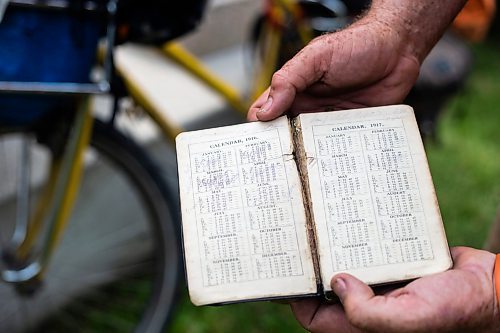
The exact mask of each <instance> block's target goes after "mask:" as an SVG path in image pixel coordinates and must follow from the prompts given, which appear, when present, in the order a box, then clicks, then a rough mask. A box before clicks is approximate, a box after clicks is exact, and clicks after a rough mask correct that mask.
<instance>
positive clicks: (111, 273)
mask: <svg viewBox="0 0 500 333" xmlns="http://www.w3.org/2000/svg"><path fill="white" fill-rule="evenodd" d="M25 135H28V136H29V135H30V133H19V132H10V133H8V134H4V135H1V136H0V164H5V163H6V162H7V163H8V162H9V161H11V160H12V159H11V158H7V156H9V157H10V156H11V155H12V150H15V146H16V141H19V140H20V139H19V137H21V136H25ZM32 143H33V144H32V146H31V147H30V152H31V154H30V155H31V156H32V159H33V161H34V163H33V164H35V163H36V164H37V165H38V167H37V168H36V169H34V170H33V172H32V180H33V181H32V185H31V187H32V192H33V197H35V198H36V196H37V195H39V194H37V193H38V192H39V191H38V190H37V188H38V184H39V183H40V179H42V178H43V177H44V176H45V175H44V172H43V171H41V172H40V169H43V168H42V167H40V165H43V164H47V163H48V161H49V159H50V153H49V152H48V150H47V149H46V148H45V147H44V146H43V145H40V144H35V143H34V141H33V142H32ZM85 163H86V167H85V171H84V177H83V182H82V186H81V188H80V193H79V197H78V200H77V203H76V204H75V207H74V210H73V213H72V217H71V221H70V223H69V224H68V227H67V228H66V230H65V234H64V236H63V239H62V240H61V242H60V244H59V245H58V248H57V250H56V252H55V253H54V255H53V257H52V258H51V261H50V265H49V267H48V268H47V271H46V273H45V275H44V279H43V281H42V282H43V283H42V284H41V286H39V287H38V288H36V289H37V290H34V292H31V293H29V294H24V295H23V294H20V293H19V292H18V291H16V288H14V286H12V285H10V284H8V283H4V282H1V281H0V332H23V331H30V332H80V331H84V332H88V331H92V332H101V331H102V332H131V331H135V332H160V331H162V329H163V328H164V325H165V323H166V322H167V320H168V317H169V315H170V313H171V311H172V307H173V304H174V302H175V296H176V295H175V294H176V287H177V283H178V279H179V276H180V274H179V272H180V258H181V256H180V250H179V237H178V235H179V233H178V226H177V222H178V213H177V211H178V210H177V200H178V199H177V195H176V194H174V193H173V191H172V190H170V189H169V188H167V186H165V185H164V184H165V183H164V181H163V180H162V177H161V176H160V174H159V172H158V170H157V168H155V167H154V165H153V163H151V161H150V159H149V158H148V157H147V155H146V154H145V153H144V152H143V151H142V150H141V149H140V148H139V147H138V146H137V145H136V144H134V142H133V141H131V140H130V139H128V138H127V137H125V136H124V135H122V134H120V133H119V132H118V131H116V130H114V129H113V128H110V127H107V126H105V125H103V124H102V123H99V122H97V123H96V124H95V127H94V133H93V137H92V147H91V148H90V149H89V151H88V152H87V153H86V158H85ZM12 167H14V168H16V167H15V166H12V165H11V166H9V165H4V166H3V167H2V166H1V165H0V178H4V179H5V180H6V181H3V180H2V182H4V184H7V186H4V187H3V193H0V241H1V243H0V246H2V248H4V247H5V246H6V243H7V239H9V238H11V236H12V233H13V230H14V226H13V222H12V220H13V218H12V216H13V215H14V211H15V203H14V202H13V201H14V200H13V199H10V197H11V196H9V193H8V190H6V188H8V187H9V186H10V185H12V184H10V183H9V181H8V180H12V179H14V180H15V175H13V172H10V171H9V170H10V169H12ZM173 172H175V170H174V171H173ZM12 183H15V181H12ZM6 192H7V193H6ZM2 195H3V198H4V199H3V200H2ZM33 201H35V200H33Z"/></svg>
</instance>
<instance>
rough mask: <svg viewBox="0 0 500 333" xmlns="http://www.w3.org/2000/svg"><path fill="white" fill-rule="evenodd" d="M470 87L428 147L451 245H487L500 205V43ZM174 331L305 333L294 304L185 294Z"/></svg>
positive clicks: (478, 52) (481, 58)
mask: <svg viewBox="0 0 500 333" xmlns="http://www.w3.org/2000/svg"><path fill="white" fill-rule="evenodd" d="M474 53H475V56H476V60H475V67H474V71H473V73H472V75H471V77H470V80H469V81H468V84H467V86H466V89H464V91H463V92H462V93H461V94H460V95H459V96H457V97H456V98H454V100H453V101H451V103H450V104H449V105H448V107H447V109H446V110H445V111H444V113H443V115H442V119H441V120H440V123H439V128H438V138H437V141H436V142H435V143H429V144H428V145H427V147H426V150H427V153H428V157H429V163H430V166H431V172H432V175H433V179H434V183H435V186H436V191H437V195H438V198H439V204H440V207H441V213H442V216H443V220H444V222H445V227H446V232H447V235H448V239H449V241H450V245H468V246H473V247H481V246H482V244H483V242H484V239H485V237H486V234H487V231H488V228H489V226H490V224H491V222H492V221H493V218H494V215H495V211H496V209H497V207H498V206H499V205H500V62H499V61H498V60H497V59H498V56H499V55H500V48H499V47H498V46H495V43H493V42H491V43H489V44H485V45H483V46H477V47H475V48H474ZM169 331H171V332H185V333H205V332H221V333H223V332H237V333H254V332H255V333H256V332H287V333H293V332H304V330H303V329H301V328H300V326H299V325H298V324H297V323H296V322H295V320H294V318H293V316H292V314H291V312H290V310H289V307H288V306H287V305H282V304H273V303H267V302H260V303H247V304H238V305H228V306H222V307H199V308H198V307H195V306H193V305H191V303H190V302H189V299H188V298H187V296H186V295H183V296H182V299H181V301H180V304H179V306H178V308H177V311H176V313H175V314H174V319H173V323H172V326H171V327H170V329H169Z"/></svg>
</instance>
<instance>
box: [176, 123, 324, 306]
mask: <svg viewBox="0 0 500 333" xmlns="http://www.w3.org/2000/svg"><path fill="white" fill-rule="evenodd" d="M177 156H178V164H179V185H180V194H181V208H182V226H183V238H184V250H185V259H186V270H187V278H188V286H189V293H190V297H191V300H192V302H193V303H194V304H196V305H203V304H212V303H221V302H233V301H241V300H250V299H259V298H267V297H277V296H291V295H304V294H312V293H316V292H317V285H316V280H315V276H314V269H313V267H312V261H311V253H310V248H309V245H308V242H307V237H306V226H305V212H304V206H303V202H302V192H301V185H300V180H299V176H298V172H297V168H296V165H295V161H294V159H293V151H292V142H291V134H290V128H289V122H288V119H287V118H286V117H281V118H279V119H277V120H275V121H272V122H266V123H260V122H256V123H248V124H241V125H235V126H228V127H221V128H214V129H208V130H201V131H194V132H187V133H182V134H181V135H179V136H178V137H177Z"/></svg>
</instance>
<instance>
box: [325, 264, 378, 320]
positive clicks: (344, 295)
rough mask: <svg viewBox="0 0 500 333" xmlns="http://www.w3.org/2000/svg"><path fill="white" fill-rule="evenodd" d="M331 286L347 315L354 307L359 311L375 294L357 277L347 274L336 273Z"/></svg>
mask: <svg viewBox="0 0 500 333" xmlns="http://www.w3.org/2000/svg"><path fill="white" fill-rule="evenodd" d="M331 287H332V289H333V291H334V292H335V294H337V296H338V297H339V299H340V301H341V302H342V304H343V305H344V309H345V311H346V313H347V315H348V316H349V314H350V313H351V312H353V311H354V309H357V310H358V311H359V309H360V308H362V307H363V306H364V305H366V304H367V301H369V300H370V299H371V298H373V297H374V296H375V294H374V293H373V290H372V289H371V288H370V287H369V286H368V285H366V284H365V283H363V282H361V281H360V280H358V279H357V278H355V277H354V276H352V275H349V274H338V275H336V276H334V277H333V278H332V281H331Z"/></svg>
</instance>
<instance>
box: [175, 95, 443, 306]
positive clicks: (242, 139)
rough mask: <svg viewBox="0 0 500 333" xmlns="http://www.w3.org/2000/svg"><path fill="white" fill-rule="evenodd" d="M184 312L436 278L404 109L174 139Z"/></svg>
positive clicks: (420, 159)
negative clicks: (190, 307) (350, 283)
mask: <svg viewBox="0 0 500 333" xmlns="http://www.w3.org/2000/svg"><path fill="white" fill-rule="evenodd" d="M177 158H178V165H179V185H180V197H181V209H182V231H183V244H184V253H185V265H186V275H187V281H188V288H189V294H190V297H191V300H192V302H193V303H194V304H196V305H205V304H220V303H230V302H241V301H249V300H259V299H273V298H287V297H300V296H311V295H321V294H325V295H328V294H329V293H331V288H330V279H331V278H332V276H333V275H334V274H336V273H339V272H348V273H350V274H353V275H354V276H356V277H358V278H359V279H361V280H362V281H364V282H366V283H368V284H370V285H378V284H385V283H391V282H396V281H403V280H409V279H413V278H417V277H421V276H425V275H428V274H432V273H436V272H440V271H444V270H446V269H448V268H449V267H450V266H451V265H452V262H451V257H450V253H449V248H448V244H447V240H446V236H445V232H444V228H443V223H442V220H441V216H440V213H439V207H438V204H437V199H436V195H435V192H434V186H433V183H432V178H431V175H430V172H429V167H428V164H427V159H426V155H425V151H424V147H423V144H422V141H421V138H420V135H419V131H418V127H417V123H416V121H415V117H414V114H413V110H412V109H411V107H409V106H405V105H394V106H386V107H378V108H366V109H357V110H346V111H335V112H324V113H311V114H301V115H300V116H298V117H296V118H294V119H288V118H287V117H285V116H284V117H281V118H278V119H276V120H274V121H271V122H254V123H246V124H240V125H234V126H227V127H220V128H212V129H206V130H200V131H193V132H185V133H182V134H180V135H179V136H178V137H177Z"/></svg>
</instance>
